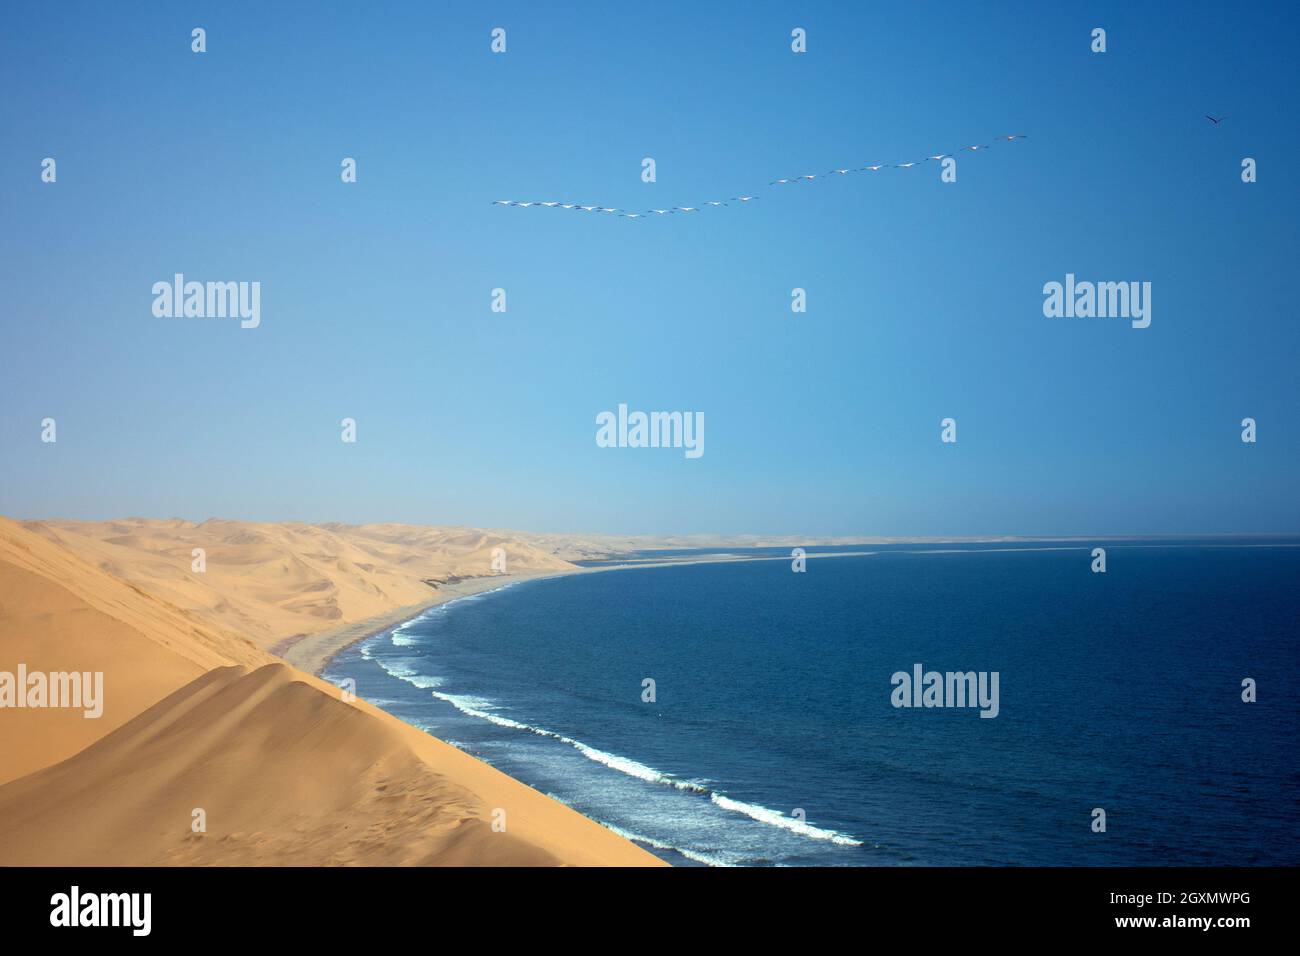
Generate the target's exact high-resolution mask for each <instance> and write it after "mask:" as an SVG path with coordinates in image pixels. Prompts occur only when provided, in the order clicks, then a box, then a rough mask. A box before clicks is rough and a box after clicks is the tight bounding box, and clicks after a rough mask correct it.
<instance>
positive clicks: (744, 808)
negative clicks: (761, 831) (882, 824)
mask: <svg viewBox="0 0 1300 956" xmlns="http://www.w3.org/2000/svg"><path fill="white" fill-rule="evenodd" d="M709 799H710V800H712V801H713V802H714V803H716V804H717V805H718V806H720V807H722V809H724V810H731V811H733V812H735V813H743V814H744V815H745V816H747V817H750V818H751V819H754V820H757V821H758V822H759V823H766V824H767V825H768V826H773V827H780V828H781V829H783V830H789V831H790V832H791V833H797V834H799V835H800V836H806V837H808V838H809V839H810V840H829V841H830V842H831V843H836V844H838V845H840V846H862V841H861V840H857V839H854V838H853V837H851V836H846V835H845V834H843V833H839V832H838V831H836V830H823V829H822V828H821V827H815V826H813V825H812V824H811V823H805V822H804V821H802V820H798V819H795V818H794V817H790V816H786V815H785V814H784V813H780V812H778V811H776V810H769V809H768V808H767V807H763V806H759V805H758V804H757V803H745V802H744V801H743V800H733V799H731V797H724V796H723V795H722V794H720V793H714V792H710V793H709Z"/></svg>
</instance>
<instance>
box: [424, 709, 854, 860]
mask: <svg viewBox="0 0 1300 956" xmlns="http://www.w3.org/2000/svg"><path fill="white" fill-rule="evenodd" d="M433 696H434V697H436V698H438V699H439V700H442V701H446V702H447V703H449V704H451V705H452V706H453V707H455V708H456V709H457V710H459V711H460V712H461V713H463V714H466V715H468V716H470V717H477V718H479V719H480V720H486V721H489V722H491V723H493V724H496V725H497V726H498V727H508V728H510V729H511V730H523V731H526V732H528V733H530V734H536V735H537V736H539V737H549V738H550V739H551V740H558V741H560V742H561V743H564V744H568V745H569V746H570V747H572V748H574V749H575V750H577V751H578V753H580V754H582V755H583V756H584V757H586V758H587V759H588V760H593V761H595V762H596V763H599V764H602V765H604V766H606V767H609V768H610V769H611V770H617V771H618V772H619V773H622V774H626V775H627V776H629V777H634V778H636V779H637V780H644V781H645V782H646V783H653V784H659V785H662V786H668V787H673V788H674V789H676V790H681V791H683V792H685V793H697V794H701V795H707V796H708V798H709V800H710V801H712V802H713V803H714V804H715V805H716V806H718V807H721V808H722V809H723V810H730V811H731V812H733V813H742V814H744V815H745V816H747V817H749V818H750V819H751V820H757V821H758V822H759V823H763V824H766V825H768V826H773V827H780V828H781V829H783V830H788V831H790V832H791V833H796V834H798V835H799V836H803V837H807V838H808V839H810V840H826V841H829V842H831V843H834V844H837V845H839V846H862V841H861V840H858V839H856V838H854V837H851V836H847V835H846V834H843V833H840V832H838V831H836V830H828V829H823V828H821V827H816V826H813V825H812V824H811V823H805V822H804V821H802V820H797V819H795V818H794V817H789V816H786V815H785V814H782V813H780V812H778V811H776V810H770V809H768V808H767V807H764V806H760V805H758V804H756V803H745V802H744V801H741V800H733V799H732V798H731V797H725V796H723V795H722V794H720V793H717V792H716V791H714V790H710V789H709V788H708V787H706V786H704V785H703V784H702V783H700V782H699V781H695V780H682V779H679V778H677V777H674V776H673V775H672V774H667V773H663V772H662V771H659V770H656V769H654V768H653V767H648V766H646V765H645V764H643V763H640V762H639V761H636V760H633V759H631V758H630V757H622V756H619V755H618V754H611V753H607V752H606V751H603V750H598V749H597V748H595V747H593V746H591V745H590V744H584V743H583V742H582V741H580V740H574V739H573V738H572V737H566V736H565V735H564V734H557V733H556V732H555V731H553V730H546V729H545V728H543V727H534V726H532V725H531V724H525V723H523V722H521V721H518V720H512V719H511V718H509V717H504V716H502V715H501V714H496V713H493V712H492V711H493V710H494V709H495V708H496V705H495V704H493V703H492V702H491V701H488V700H484V699H483V698H481V697H470V696H466V695H461V694H443V693H439V692H438V691H433ZM661 849H672V850H677V851H678V852H681V853H685V851H684V850H682V849H681V848H680V847H661ZM692 859H694V857H692ZM700 862H709V861H707V860H701V861H700Z"/></svg>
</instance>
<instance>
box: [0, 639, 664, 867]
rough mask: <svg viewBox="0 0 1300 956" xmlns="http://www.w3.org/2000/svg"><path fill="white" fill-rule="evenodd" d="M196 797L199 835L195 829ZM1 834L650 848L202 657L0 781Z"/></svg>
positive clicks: (160, 858) (81, 844) (258, 852)
mask: <svg viewBox="0 0 1300 956" xmlns="http://www.w3.org/2000/svg"><path fill="white" fill-rule="evenodd" d="M196 810H201V811H202V813H203V821H204V825H205V826H206V832H201V833H196V832H193V824H194V821H195V819H196V816H195V811H196ZM494 812H495V813H496V814H497V817H495V818H494ZM501 814H504V815H503V816H502V815H501ZM494 819H501V820H503V821H504V827H505V828H504V830H503V831H498V830H494V828H493V821H494ZM0 847H3V848H4V849H3V850H0V862H3V863H6V864H14V865H31V864H49V863H58V864H60V865H78V866H102V865H140V864H157V863H163V864H184V865H200V864H217V865H222V864H241V865H248V864H252V865H267V864H269V865H326V864H344V865H346V864H370V865H375V864H378V865H388V864H420V865H430V864H433V865H467V864H474V865H495V864H509V865H514V866H529V865H543V866H549V865H556V864H559V863H569V864H578V865H601V864H610V865H640V864H645V863H656V862H658V861H657V860H656V859H655V858H654V857H651V856H650V855H649V854H647V853H645V852H644V851H642V850H640V849H638V848H637V847H635V846H633V845H632V844H630V843H628V842H626V841H624V840H623V839H621V838H619V837H617V836H615V835H614V834H613V833H611V832H610V831H608V830H606V829H604V828H603V827H601V826H599V825H598V824H596V823H593V822H592V821H590V820H588V819H586V818H585V817H582V816H580V815H579V814H577V813H574V812H573V811H571V810H569V809H567V808H566V807H563V806H561V805H560V804H558V803H555V802H554V801H552V800H550V799H549V798H547V797H545V796H542V795H541V794H539V793H537V792H536V791H534V790H531V789H529V788H528V787H526V786H524V785H523V784H521V783H518V782H517V781H514V780H512V779H510V778H509V777H506V776H505V775H503V774H501V773H499V772H498V771H496V770H493V769H492V768H491V767H488V766H487V765H486V764H483V763H480V762H479V761H477V760H474V759H473V758H471V757H469V756H467V755H465V754H463V753H461V752H460V751H458V750H456V749H455V748H454V747H450V746H448V745H447V744H443V743H441V742H439V741H437V740H435V739H433V738H432V737H429V736H428V735H427V734H424V733H421V732H420V731H417V730H415V729H414V728H412V727H409V726H407V725H405V724H403V723H401V722H400V721H397V720H396V719H394V718H392V717H389V716H388V715H387V714H383V713H381V712H379V711H376V710H374V709H373V708H369V707H367V706H366V705H364V704H362V705H359V706H353V705H350V704H347V703H344V702H342V701H341V700H339V699H338V695H337V694H331V693H327V692H325V691H324V690H323V689H322V688H321V687H320V685H318V684H316V683H315V682H314V681H312V680H311V679H309V678H306V679H304V678H302V676H301V675H299V674H297V673H296V672H295V671H293V670H292V669H291V668H289V667H288V666H286V665H284V664H269V665H266V666H264V667H261V668H259V669H257V670H255V671H252V672H249V671H248V670H247V669H246V668H243V667H226V668H217V669H214V670H212V671H209V672H207V673H206V674H204V675H202V676H200V677H199V678H197V679H196V680H194V681H192V682H191V683H189V684H187V685H185V686H184V687H182V688H181V689H179V690H177V691H176V692H175V693H173V694H171V695H170V696H168V697H167V698H166V699H164V700H162V701H160V702H159V703H158V704H156V705H154V706H153V707H151V708H149V709H148V710H146V711H145V712H144V713H142V714H140V715H139V716H137V717H136V718H134V719H133V720H131V721H130V722H128V723H127V724H125V725H124V726H122V727H120V728H118V729H117V730H116V731H114V732H113V733H111V734H110V735H108V736H107V737H105V738H104V739H102V740H100V741H98V742H97V743H95V744H93V745H92V746H90V747H89V748H87V749H86V750H84V751H82V752H81V753H79V754H77V755H76V756H75V757H73V758H72V759H70V760H67V761H64V762H63V763H60V764H58V765H57V766H54V767H50V768H48V769H46V770H43V771H41V772H39V773H36V774H32V775H30V776H28V777H25V778H23V779H21V780H18V781H15V782H12V783H10V784H8V785H7V786H4V787H0Z"/></svg>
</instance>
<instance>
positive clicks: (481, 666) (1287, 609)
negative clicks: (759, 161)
mask: <svg viewBox="0 0 1300 956" xmlns="http://www.w3.org/2000/svg"><path fill="white" fill-rule="evenodd" d="M1097 543H1100V544H1103V545H1104V546H1105V547H1106V550H1107V570H1106V573H1104V574H1095V573H1092V571H1091V569H1090V566H1091V563H1092V558H1091V555H1090V552H1091V549H1092V547H1093V546H1094V544H1096V543H1089V544H1087V545H1083V544H1080V543H1078V542H1057V543H1050V542H1049V543H1044V544H1037V545H1030V544H1005V545H960V546H919V545H911V546H907V545H894V546H888V547H878V546H877V547H871V546H867V547H863V548H855V549H841V550H870V551H874V552H876V553H873V554H871V555H868V556H863V557H826V558H821V559H818V558H816V557H811V558H810V559H809V560H808V562H807V570H806V571H805V572H804V573H793V572H792V570H791V564H790V561H789V559H788V556H787V557H786V558H785V559H783V560H757V561H745V562H736V563H725V564H723V563H719V564H697V565H681V566H671V567H656V568H637V569H632V570H604V571H599V572H596V573H588V574H579V575H572V576H567V577H560V578H551V579H545V580H537V581H526V582H521V583H517V584H513V585H508V586H506V587H503V588H501V589H499V590H497V591H494V592H488V593H484V594H481V595H476V596H473V597H469V598H464V599H460V600H457V601H455V602H452V603H450V604H447V605H443V606H440V607H438V608H434V609H431V610H430V611H428V612H426V613H425V614H424V615H422V616H421V617H420V618H418V619H416V620H414V621H411V622H408V623H406V624H404V625H402V626H401V627H398V628H395V629H393V630H390V631H386V632H384V633H381V634H377V635H375V636H373V637H371V638H368V639H367V640H365V641H364V642H362V643H361V644H358V645H355V646H353V647H352V648H350V649H348V650H347V651H345V652H343V653H342V654H340V655H339V656H338V657H336V658H335V659H334V661H333V662H332V663H331V665H330V667H329V668H328V670H327V672H326V677H327V678H329V679H331V680H335V681H337V680H341V679H342V678H344V677H351V678H353V679H355V680H356V682H357V693H358V694H359V695H360V696H362V697H364V698H366V699H368V700H370V701H371V702H372V703H375V704H377V705H378V706H381V707H384V708H385V709H387V710H389V711H390V712H392V713H394V714H396V715H397V716H399V717H401V718H402V719H404V720H407V721H409V722H410V723H412V724H414V725H416V726H418V727H421V728H423V729H425V730H427V731H428V732H430V733H432V734H434V735H435V736H438V737H440V738H442V739H444V740H447V741H449V742H451V743H454V744H455V745H456V746H458V747H460V748H462V749H463V750H465V751H467V752H469V753H471V754H473V755H475V756H476V757H479V758H481V759H483V760H485V761H487V762H489V763H491V764H493V765H495V766H497V767H498V768H500V769H501V770H503V771H504V772H506V773H508V774H510V775H512V776H514V777H517V778H519V779H521V780H523V781H525V782H526V783H528V784H530V785H532V786H534V787H536V788H537V789H539V790H541V791H543V792H545V793H548V794H551V795H552V796H554V797H556V798H558V799H560V800H562V801H563V802H565V803H567V804H569V805H571V806H573V807H574V808H575V809H577V810H579V811H581V812H582V813H585V814H587V815H588V816H591V817H593V818H594V819H596V820H599V821H600V822H602V823H604V824H606V825H608V826H610V827H612V828H614V829H615V830H617V831H618V832H620V833H623V834H624V835H626V836H629V837H631V838H633V839H636V840H638V841H640V842H641V843H642V844H643V845H644V846H646V847H647V848H650V849H651V850H652V851H653V852H656V853H658V854H659V855H661V856H662V857H664V858H665V859H667V860H669V861H670V862H673V863H677V864H682V863H688V862H695V863H709V864H715V865H725V864H738V865H836V866H860V865H868V866H882V865H884V866H889V865H974V864H991V865H1002V864H1037V865H1073V864H1078V865H1163V864H1193V865H1194V864H1226V865H1250V864H1291V865H1294V864H1296V863H1300V840H1298V837H1300V767H1298V765H1297V731H1298V730H1300V697H1297V691H1298V690H1300V682H1298V681H1297V677H1296V673H1295V665H1296V659H1297V654H1296V649H1297V643H1296V642H1297V623H1298V622H1300V587H1298V586H1297V582H1300V540H1297V539H1281V538H1278V539H1269V540H1261V541H1241V540H1233V541H1227V542H1225V541H1207V542H1191V543H1188V542H1180V543H1171V542H1167V541H1151V542H1137V541H1123V542H1120V541H1112V542H1097ZM808 551H809V553H810V554H813V555H815V554H816V553H817V551H818V549H817V548H809V549H808ZM752 553H754V554H756V555H762V554H768V553H770V554H781V553H784V552H779V551H771V552H763V551H757V550H756V551H754V552H752ZM918 663H919V664H922V665H923V666H924V668H925V670H936V671H941V672H946V671H988V672H992V671H996V672H998V674H999V713H998V716H997V717H996V718H992V719H988V718H981V717H980V716H979V711H978V710H977V709H974V708H897V707H894V706H893V705H892V704H891V692H892V691H893V685H892V684H891V675H893V674H894V673H895V672H898V671H906V672H909V673H910V672H911V671H912V668H913V665H915V664H918ZM645 678H652V679H653V680H654V681H655V691H656V699H655V701H654V702H652V703H647V702H645V701H643V699H642V692H643V680H644V679H645ZM1244 678H1253V679H1254V680H1255V681H1256V682H1257V688H1258V691H1257V693H1258V700H1257V702H1255V703H1245V702H1243V700H1242V681H1243V679H1244ZM1094 808H1102V809H1104V811H1105V815H1106V830H1105V832H1104V833H1099V832H1094V831H1093V820H1094V815H1093V811H1094Z"/></svg>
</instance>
